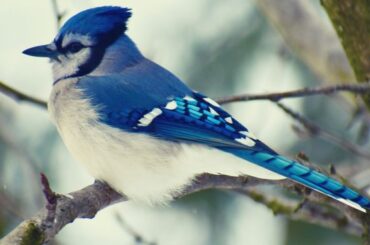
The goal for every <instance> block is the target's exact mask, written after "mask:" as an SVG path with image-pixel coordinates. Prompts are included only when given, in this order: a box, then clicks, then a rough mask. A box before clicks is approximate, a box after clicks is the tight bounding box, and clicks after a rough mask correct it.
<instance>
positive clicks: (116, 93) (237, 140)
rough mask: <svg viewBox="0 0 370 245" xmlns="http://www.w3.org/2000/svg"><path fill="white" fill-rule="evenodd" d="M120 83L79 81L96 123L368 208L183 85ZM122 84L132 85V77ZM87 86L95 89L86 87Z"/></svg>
mask: <svg viewBox="0 0 370 245" xmlns="http://www.w3.org/2000/svg"><path fill="white" fill-rule="evenodd" d="M122 79H123V77H122V75H120V76H118V77H114V76H110V77H109V79H108V78H104V79H100V81H99V79H96V78H95V79H94V80H93V81H89V80H88V79H87V80H86V81H81V85H80V86H81V87H82V88H83V90H84V91H85V93H86V95H87V97H89V99H90V100H91V101H92V103H93V105H98V108H101V109H100V114H101V120H102V121H103V122H104V123H107V124H109V125H110V126H113V127H118V128H120V129H122V130H126V131H130V132H136V133H145V134H150V135H152V136H153V137H158V138H160V139H164V140H168V141H174V142H188V143H196V144H205V145H208V146H211V147H215V148H218V149H220V150H222V151H226V152H229V153H230V154H233V155H235V156H237V157H240V158H243V159H245V160H248V161H250V162H252V163H255V164H257V165H259V166H262V167H264V168H266V169H269V170H271V171H273V172H276V173H278V174H280V175H283V176H285V177H288V178H290V179H292V180H294V181H296V182H298V183H301V184H303V185H305V186H307V187H310V188H312V189H315V190H316V191H319V192H322V193H324V194H326V195H328V196H330V197H332V198H334V199H337V200H339V201H341V202H343V203H346V204H347V205H350V206H352V207H354V208H357V209H359V210H361V211H365V208H366V209H367V208H370V201H369V200H368V199H367V198H366V197H364V196H362V195H360V194H359V193H357V192H356V191H354V190H352V189H350V188H348V187H346V186H344V185H343V184H341V183H340V182H338V181H336V180H334V179H331V178H329V177H327V176H325V175H323V174H321V173H319V172H317V171H315V170H312V169H310V168H308V167H306V166H303V165H302V164H300V163H298V162H296V161H292V160H289V159H286V158H284V157H283V156H280V155H279V154H277V153H276V152H275V151H273V150H272V149H271V148H269V147H268V146H266V145H265V144H263V143H262V142H261V141H259V140H258V139H257V138H256V137H254V136H253V135H252V134H251V133H250V132H249V131H248V129H247V128H245V127H244V126H243V125H241V124H240V123H239V122H238V121H237V120H235V119H234V118H233V117H232V116H231V115H230V114H228V113H227V112H225V111H224V110H222V109H221V107H219V106H218V105H217V103H216V102H214V101H213V100H211V99H209V98H207V97H205V96H203V95H201V94H199V93H194V92H192V91H191V90H189V89H188V88H187V87H185V86H184V85H183V84H182V83H181V86H183V87H181V86H180V87H179V86H178V84H177V83H178V81H177V80H172V83H168V84H163V86H160V87H161V88H160V89H159V90H158V88H154V87H153V86H150V84H146V85H143V84H141V86H139V87H138V84H134V85H133V81H132V80H131V81H130V83H125V82H124V81H122ZM126 79H133V80H135V77H134V78H133V77H127V78H126ZM152 79H153V78H152ZM154 79H157V78H154ZM91 82H93V83H94V86H89V83H91ZM175 87H176V89H175ZM92 88H93V89H92ZM178 88H180V89H178ZM153 90H156V91H153ZM152 92H153V93H152ZM151 94H155V96H151Z"/></svg>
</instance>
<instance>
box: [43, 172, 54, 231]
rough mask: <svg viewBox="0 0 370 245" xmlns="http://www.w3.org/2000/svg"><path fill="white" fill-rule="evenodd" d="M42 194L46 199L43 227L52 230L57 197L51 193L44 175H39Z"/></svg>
mask: <svg viewBox="0 0 370 245" xmlns="http://www.w3.org/2000/svg"><path fill="white" fill-rule="evenodd" d="M40 180H41V186H42V192H43V193H44V196H45V199H46V205H45V207H46V210H47V213H46V217H45V219H44V222H43V224H42V225H43V226H45V227H46V228H52V227H53V226H54V220H55V215H56V208H57V202H58V195H57V194H56V193H55V192H53V191H52V190H51V188H50V184H49V180H48V178H47V177H46V175H45V174H43V173H41V174H40Z"/></svg>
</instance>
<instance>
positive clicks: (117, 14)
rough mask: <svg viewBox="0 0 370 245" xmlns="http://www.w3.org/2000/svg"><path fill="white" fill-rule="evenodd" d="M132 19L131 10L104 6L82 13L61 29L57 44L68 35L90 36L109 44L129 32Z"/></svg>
mask: <svg viewBox="0 0 370 245" xmlns="http://www.w3.org/2000/svg"><path fill="white" fill-rule="evenodd" d="M130 17H131V10H130V9H129V8H122V7H117V6H103V7H96V8H92V9H87V10H85V11H82V12H80V13H78V14H76V15H75V16H73V17H71V18H70V19H69V20H68V21H67V22H66V23H65V24H64V25H63V26H62V28H61V29H60V32H59V34H58V36H57V37H56V40H55V41H56V43H60V41H61V39H62V37H63V36H64V35H65V34H68V33H77V34H82V35H89V36H91V37H92V38H96V39H97V40H98V41H99V42H105V43H107V42H108V43H109V42H111V41H113V40H115V39H116V38H117V37H118V36H119V35H121V34H123V33H124V32H125V31H126V30H127V20H128V19H129V18H130Z"/></svg>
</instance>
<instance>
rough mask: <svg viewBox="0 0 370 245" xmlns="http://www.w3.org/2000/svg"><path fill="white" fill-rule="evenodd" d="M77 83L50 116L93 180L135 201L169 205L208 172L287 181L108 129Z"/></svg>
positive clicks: (59, 95) (221, 156)
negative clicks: (184, 189)
mask: <svg viewBox="0 0 370 245" xmlns="http://www.w3.org/2000/svg"><path fill="white" fill-rule="evenodd" d="M75 82H76V80H74V79H69V80H64V81H60V82H59V83H58V84H56V85H55V86H54V88H53V91H52V94H51V96H50V100H49V111H50V114H51V116H52V118H53V120H54V122H55V124H56V126H57V128H58V131H59V133H60V135H61V137H62V139H63V141H64V143H65V144H66V146H67V148H68V149H69V151H70V152H71V153H72V155H73V156H74V157H75V158H76V159H77V160H78V161H79V162H80V163H81V164H83V165H84V166H86V168H87V170H88V171H89V172H90V174H91V175H93V176H94V177H95V178H96V179H100V180H104V181H106V182H107V183H108V184H110V185H111V186H112V187H113V188H115V189H116V190H117V191H119V192H122V193H124V194H125V195H126V196H128V197H129V198H130V199H132V200H139V201H144V202H147V203H158V202H159V203H161V202H165V201H168V200H170V199H171V198H172V196H173V194H175V193H177V192H180V191H181V190H182V189H183V188H184V187H185V186H186V185H188V184H190V183H191V181H192V179H193V178H194V177H195V176H196V175H198V174H202V173H205V172H207V173H213V174H226V175H232V176H237V175H243V174H244V175H248V174H249V175H252V176H256V177H260V178H268V179H281V178H283V177H282V176H280V175H277V174H275V173H273V172H270V171H268V170H265V169H263V168H261V167H258V166H257V165H254V164H251V163H248V162H246V161H245V160H242V159H239V158H237V157H234V156H232V155H231V154H228V153H224V152H222V151H219V150H216V149H211V148H209V147H206V146H201V145H188V144H174V143H170V142H166V141H162V140H159V139H155V138H153V137H151V136H148V135H144V134H138V133H128V132H124V131H122V130H120V129H116V128H112V127H109V126H107V125H105V124H102V123H100V122H99V121H98V115H97V114H96V113H95V110H94V109H93V108H92V107H91V106H90V105H89V102H88V101H87V100H86V99H81V91H79V90H77V89H76V88H75V87H74V84H75Z"/></svg>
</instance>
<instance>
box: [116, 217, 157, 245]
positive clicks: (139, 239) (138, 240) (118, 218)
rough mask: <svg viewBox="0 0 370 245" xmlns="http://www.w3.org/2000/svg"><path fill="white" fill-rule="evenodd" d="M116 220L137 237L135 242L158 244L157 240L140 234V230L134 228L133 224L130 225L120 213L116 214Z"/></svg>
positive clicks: (147, 244) (149, 244) (148, 244)
mask: <svg viewBox="0 0 370 245" xmlns="http://www.w3.org/2000/svg"><path fill="white" fill-rule="evenodd" d="M116 220H117V222H118V223H119V224H120V225H121V226H122V228H123V229H124V230H125V231H126V232H127V233H129V234H130V235H131V236H132V237H133V238H134V239H135V242H136V243H138V244H144V245H145V244H146V245H156V244H157V243H155V242H150V241H147V240H146V239H144V238H143V236H142V235H140V234H139V232H137V231H136V230H135V229H134V228H132V226H130V225H129V224H128V223H127V222H126V221H125V220H124V219H123V218H122V216H121V215H120V214H118V213H117V214H116Z"/></svg>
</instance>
